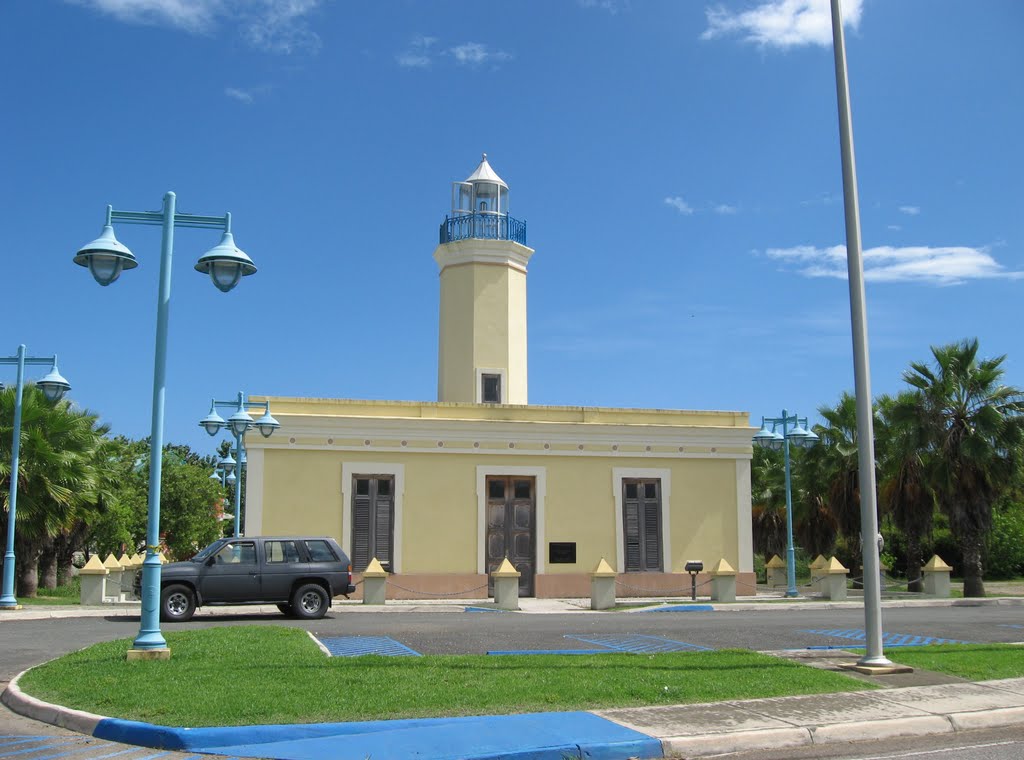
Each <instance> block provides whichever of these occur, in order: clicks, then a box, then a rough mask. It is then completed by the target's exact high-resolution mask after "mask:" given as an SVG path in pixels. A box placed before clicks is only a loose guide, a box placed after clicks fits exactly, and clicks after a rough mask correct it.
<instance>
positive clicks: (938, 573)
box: [921, 554, 953, 599]
mask: <svg viewBox="0 0 1024 760" xmlns="http://www.w3.org/2000/svg"><path fill="white" fill-rule="evenodd" d="M952 572H953V568H951V567H950V566H949V565H947V564H946V563H945V562H943V561H942V558H941V557H940V556H939V555H938V554H936V555H935V556H933V557H932V558H931V559H930V560H928V563H927V564H926V565H925V566H924V567H922V568H921V576H922V578H923V579H924V583H923V585H924V593H926V594H928V595H929V596H938V597H941V598H943V599H948V598H949V593H950V585H949V574H950V573H952Z"/></svg>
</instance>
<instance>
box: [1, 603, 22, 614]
mask: <svg viewBox="0 0 1024 760" xmlns="http://www.w3.org/2000/svg"><path fill="white" fill-rule="evenodd" d="M20 609H21V605H20V604H8V605H6V606H4V607H0V612H14V611H15V610H20Z"/></svg>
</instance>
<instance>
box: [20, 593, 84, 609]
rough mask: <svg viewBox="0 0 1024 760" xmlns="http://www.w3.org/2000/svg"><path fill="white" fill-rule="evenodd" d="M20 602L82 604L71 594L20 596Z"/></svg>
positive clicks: (26, 603)
mask: <svg viewBox="0 0 1024 760" xmlns="http://www.w3.org/2000/svg"><path fill="white" fill-rule="evenodd" d="M18 604H23V605H45V606H47V607H52V606H53V605H58V604H60V605H67V604H80V602H79V600H78V599H77V598H75V597H70V596H42V595H40V596H19V597H18Z"/></svg>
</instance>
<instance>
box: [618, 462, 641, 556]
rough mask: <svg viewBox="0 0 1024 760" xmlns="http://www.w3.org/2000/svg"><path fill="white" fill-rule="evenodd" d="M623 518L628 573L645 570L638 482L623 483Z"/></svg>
mask: <svg viewBox="0 0 1024 760" xmlns="http://www.w3.org/2000/svg"><path fill="white" fill-rule="evenodd" d="M622 493H623V500H622V518H623V522H624V523H625V526H624V527H625V530H624V535H625V541H626V546H625V551H626V572H634V573H635V572H639V571H640V570H642V569H643V565H642V552H641V542H640V499H639V498H638V493H639V492H638V487H637V483H636V481H623V483H622Z"/></svg>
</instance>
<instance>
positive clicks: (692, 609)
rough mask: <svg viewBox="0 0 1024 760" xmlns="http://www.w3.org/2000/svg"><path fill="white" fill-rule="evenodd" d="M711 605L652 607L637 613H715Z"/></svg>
mask: <svg viewBox="0 0 1024 760" xmlns="http://www.w3.org/2000/svg"><path fill="white" fill-rule="evenodd" d="M714 610H715V608H714V607H712V606H711V605H710V604H670V605H668V606H665V607H651V608H649V609H645V610H637V612H714Z"/></svg>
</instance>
